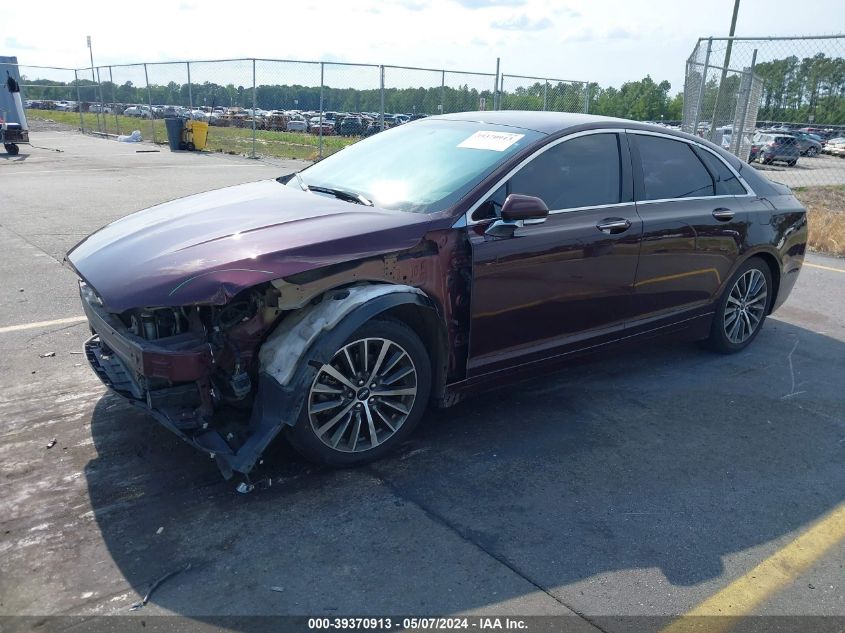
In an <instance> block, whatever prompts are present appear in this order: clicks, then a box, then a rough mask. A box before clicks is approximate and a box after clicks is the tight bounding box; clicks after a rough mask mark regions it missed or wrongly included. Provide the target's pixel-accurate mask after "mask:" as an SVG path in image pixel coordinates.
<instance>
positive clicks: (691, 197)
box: [628, 131, 748, 326]
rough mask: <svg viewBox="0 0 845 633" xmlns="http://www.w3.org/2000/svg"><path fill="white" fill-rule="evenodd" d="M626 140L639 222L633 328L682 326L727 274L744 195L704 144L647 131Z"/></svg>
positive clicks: (741, 225)
mask: <svg viewBox="0 0 845 633" xmlns="http://www.w3.org/2000/svg"><path fill="white" fill-rule="evenodd" d="M628 137H629V141H630V145H631V149H632V159H633V165H634V191H635V197H636V199H637V211H638V213H639V215H640V217H641V218H642V222H643V237H642V245H641V248H640V260H639V266H638V269H637V275H636V281H635V284H634V288H635V297H636V302H637V312H638V315H637V323H632V326H637V325H639V324H640V323H641V322H642V323H650V322H652V321H655V320H660V319H664V320H667V321H669V322H671V321H673V320H682V319H683V318H686V316H688V315H689V312H690V311H691V310H695V309H696V308H701V307H703V306H707V305H709V304H710V303H711V302H712V301H713V300H714V299H715V298H716V296H717V294H718V292H719V289H720V287H721V285H722V282H723V281H724V280H725V279H726V277H727V276H728V275H729V274H730V271H731V269H732V267H733V265H734V262H735V261H736V259H737V257H738V256H739V253H740V250H741V248H742V244H743V241H744V239H745V234H746V231H747V215H748V214H747V206H746V205H745V204H744V200H742V198H744V197H746V193H747V192H746V189H745V187H744V185H743V184H742V183H741V182H740V180H739V178H738V176H737V174H736V173H735V172H734V171H733V170H732V169H731V168H730V167H729V166H728V165H727V164H726V163H725V162H724V161H722V159H721V158H719V157H718V156H717V155H716V154H715V153H714V152H711V151H710V150H709V149H706V148H705V147H704V146H703V145H697V144H694V143H690V142H688V141H686V140H683V139H680V138H673V137H670V136H664V135H660V134H655V133H650V132H639V131H637V132H632V131H629V134H628Z"/></svg>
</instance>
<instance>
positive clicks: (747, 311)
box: [724, 268, 768, 345]
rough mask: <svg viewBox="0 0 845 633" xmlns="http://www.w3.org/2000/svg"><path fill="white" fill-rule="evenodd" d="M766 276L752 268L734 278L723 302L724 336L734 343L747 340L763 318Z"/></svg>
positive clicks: (737, 343)
mask: <svg viewBox="0 0 845 633" xmlns="http://www.w3.org/2000/svg"><path fill="white" fill-rule="evenodd" d="M767 290H768V289H767V286H766V277H765V276H764V275H763V273H762V272H760V271H759V270H757V269H756V268H752V269H750V270H748V271H746V272H745V273H743V274H742V276H740V278H739V279H737V280H736V283H735V284H734V286H733V288H731V292H730V294H729V295H728V300H727V303H725V316H724V329H725V336H727V338H728V340H729V341H730V342H731V343H734V344H735V345H739V344H741V343H744V342H745V341H747V340H748V339H749V338H750V337H751V336H752V335H753V334H754V332H756V331H757V328H758V327H759V326H760V322H761V321H762V320H763V317H764V316H765V312H766V297H767V296H768V294H767Z"/></svg>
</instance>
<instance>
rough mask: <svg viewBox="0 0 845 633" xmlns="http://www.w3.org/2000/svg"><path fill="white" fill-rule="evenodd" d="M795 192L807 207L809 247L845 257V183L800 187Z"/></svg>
mask: <svg viewBox="0 0 845 633" xmlns="http://www.w3.org/2000/svg"><path fill="white" fill-rule="evenodd" d="M794 193H795V197H796V198H798V199H799V200H800V201H801V204H803V205H804V206H805V207H807V221H808V223H809V227H810V237H809V240H808V245H809V247H810V248H811V249H812V250H814V251H819V252H822V253H829V254H831V255H838V256H840V257H843V256H845V185H836V186H831V187H800V188H797V189H795V191H794Z"/></svg>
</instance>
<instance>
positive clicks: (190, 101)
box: [185, 62, 194, 112]
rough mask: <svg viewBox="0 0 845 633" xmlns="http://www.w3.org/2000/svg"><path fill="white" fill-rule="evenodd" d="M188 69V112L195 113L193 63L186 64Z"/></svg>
mask: <svg viewBox="0 0 845 633" xmlns="http://www.w3.org/2000/svg"><path fill="white" fill-rule="evenodd" d="M185 65H186V66H187V67H188V110H190V111H191V112H193V111H194V97H193V95H192V94H191V62H185Z"/></svg>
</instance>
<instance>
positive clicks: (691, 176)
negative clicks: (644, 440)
mask: <svg viewBox="0 0 845 633" xmlns="http://www.w3.org/2000/svg"><path fill="white" fill-rule="evenodd" d="M806 241H807V221H806V214H805V210H804V208H803V207H802V206H801V204H800V203H799V202H798V200H796V198H795V197H794V196H793V195H792V193H791V192H790V190H789V189H788V188H787V187H785V186H783V185H779V184H776V183H772V182H770V181H768V180H767V179H765V178H764V177H763V176H762V175H761V174H759V173H758V172H757V171H756V170H755V169H754V168H752V167H751V166H749V165H748V164H746V163H743V162H741V161H739V160H738V159H737V158H735V157H734V156H732V155H731V154H729V153H727V152H725V151H724V150H723V149H721V148H720V147H717V146H716V145H713V144H711V143H709V142H707V141H704V140H702V139H699V138H697V137H694V136H690V135H687V134H683V133H681V132H675V131H672V130H668V129H666V128H662V127H656V126H651V125H645V124H642V123H637V122H633V121H626V120H621V119H610V118H604V117H599V116H590V115H581V114H563V113H552V112H504V111H497V112H467V113H459V114H451V115H446V116H435V117H427V118H425V119H422V120H419V121H414V122H410V123H407V124H403V125H399V126H396V127H395V128H393V129H390V130H387V131H385V132H383V133H379V134H376V135H374V136H372V137H369V138H367V139H364V140H362V141H360V142H359V143H356V144H354V145H351V146H349V147H347V148H346V149H344V150H343V151H342V152H338V153H336V154H333V155H331V156H329V157H327V158H325V159H324V160H322V161H320V162H318V163H315V164H314V165H312V166H310V167H308V168H307V169H304V170H303V171H302V172H300V173H297V174H291V175H288V176H284V177H282V178H279V179H278V180H268V181H262V182H256V183H250V184H245V185H240V186H236V187H229V188H225V189H220V190H217V191H209V192H207V193H202V194H199V195H196V196H191V197H188V198H182V199H180V200H175V201H173V202H168V203H165V204H161V205H158V206H156V207H152V208H150V209H147V210H145V211H140V212H138V213H135V214H132V215H129V216H127V217H125V218H122V219H120V220H117V221H116V222H113V223H111V224H109V225H107V226H106V227H104V228H102V229H100V230H99V231H97V232H95V233H94V234H92V235H91V236H89V237H87V238H85V239H84V240H83V241H82V242H80V243H79V244H78V245H77V246H75V247H74V248H73V249H71V251H70V252H69V253H68V255H67V261H68V262H69V264H70V266H72V267H73V269H74V270H75V271H76V273H77V274H78V275H79V278H80V293H81V297H82V305H83V308H84V311H85V314H86V316H87V318H88V322H89V325H90V327H91V329H92V331H93V333H94V335H93V336H92V337H91V338H90V339H89V340H88V341H87V342H86V343H85V354H86V356H87V359H88V361H89V363H90V364H91V367H92V368H93V370H94V371H95V372H96V374H97V375H98V376H99V377H100V378H101V379H102V381H103V382H104V383H105V384H106V385H108V386H109V387H110V388H111V389H113V390H114V391H115V392H116V393H118V394H120V395H121V396H123V397H125V398H126V399H127V400H128V401H129V402H130V403H131V404H133V405H134V406H136V407H139V408H141V409H143V410H145V411H147V412H149V413H150V414H152V415H153V416H154V417H155V418H156V419H157V420H158V421H159V422H160V423H161V424H163V425H164V426H166V427H167V428H168V429H170V430H171V431H172V432H174V433H175V434H177V435H178V436H179V437H181V438H182V439H184V440H185V441H187V442H188V443H190V444H191V445H193V446H194V447H196V448H198V449H199V450H201V451H203V452H205V453H206V454H207V455H210V456H211V457H212V458H214V459H215V461H216V462H217V464H218V466H219V467H220V469H221V471H222V473H223V474H224V476H226V477H229V476H232V474H233V473H235V472H239V473H249V471H250V470H251V469H252V468H253V466H254V465H255V464H256V463H257V462H258V460H259V459H260V457H261V455H262V452H263V451H264V449H265V448H266V447H267V446H268V445H269V443H270V442H271V441H272V440H273V439H274V438H275V437H276V436H277V435H278V434H279V433H284V434H285V435H286V436H287V437H288V439H289V441H290V442H291V444H292V445H293V446H294V447H295V448H296V449H297V450H299V451H300V452H301V453H302V454H304V455H305V456H307V457H308V458H309V459H313V460H316V461H319V462H322V463H325V464H330V465H333V466H348V465H355V464H362V463H366V462H368V461H371V460H373V459H377V458H380V457H382V456H383V455H385V454H387V453H388V452H390V451H391V450H393V449H395V448H396V447H397V446H398V445H401V444H402V442H403V441H404V440H405V438H407V437H408V435H409V434H410V433H411V432H412V431H413V429H414V427H415V426H416V425H417V424H418V423H419V421H420V420H421V418H422V417H423V414H424V412H425V410H426V408H427V407H428V406H429V405H434V406H439V407H448V406H451V405H453V404H455V403H457V402H459V401H460V400H462V399H463V398H465V397H468V396H470V395H472V394H475V393H478V392H480V391H483V390H488V389H491V388H495V387H499V386H501V385H504V384H508V383H511V382H513V381H514V380H518V379H525V378H529V377H532V376H537V375H545V374H546V373H547V372H548V371H549V370H550V369H552V368H554V367H557V366H558V365H560V364H561V363H564V362H566V361H568V360H570V359H573V358H577V357H579V356H582V355H585V354H589V353H591V352H593V351H596V350H610V349H613V348H614V347H616V346H620V345H623V344H625V345H627V344H631V343H633V342H636V341H651V340H653V339H654V337H656V336H658V335H663V334H665V335H671V336H673V337H675V338H686V339H696V340H699V339H700V340H704V341H706V343H707V345H709V347H711V348H712V349H714V350H716V351H718V352H723V353H733V352H739V351H741V350H743V349H744V348H745V347H746V346H748V345H749V344H750V343H751V342H752V341H753V340H754V338H755V337H756V336H757V334H758V333H759V332H760V329H761V327H762V326H763V323H764V321H765V319H766V316H767V315H768V314H770V313H771V312H772V311H773V310H775V309H777V308H778V307H779V306H780V305H781V304H783V302H784V301H785V300H786V298H787V296H788V295H789V293H790V291H791V290H792V288H793V286H794V284H795V281H796V279H797V277H798V273H799V271H800V269H801V265H802V262H803V258H804V251H805V247H806ZM608 387H609V388H611V387H612V386H610V385H609V386H608ZM239 411H248V412H249V414H248V416H243V415H241V414H238V413H237V412H239Z"/></svg>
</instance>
